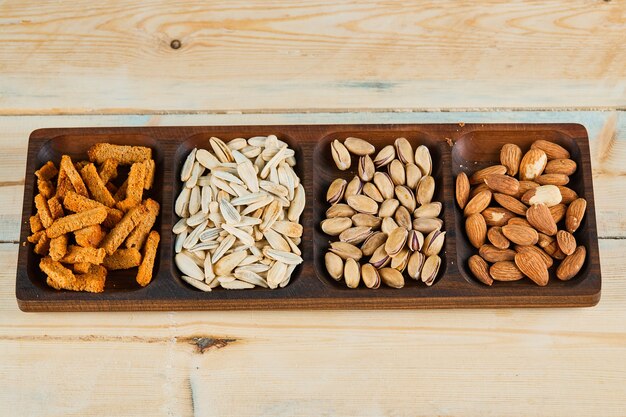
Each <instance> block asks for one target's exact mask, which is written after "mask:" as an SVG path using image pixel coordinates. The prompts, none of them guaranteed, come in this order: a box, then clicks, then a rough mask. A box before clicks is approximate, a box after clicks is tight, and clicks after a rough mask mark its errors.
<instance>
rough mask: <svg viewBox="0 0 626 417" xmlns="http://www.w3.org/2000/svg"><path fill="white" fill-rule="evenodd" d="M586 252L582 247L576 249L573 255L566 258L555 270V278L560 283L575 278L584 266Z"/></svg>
mask: <svg viewBox="0 0 626 417" xmlns="http://www.w3.org/2000/svg"><path fill="white" fill-rule="evenodd" d="M586 256H587V250H586V249H585V247H584V246H579V247H577V248H576V250H575V251H574V253H572V254H571V255H569V256H568V257H566V258H565V259H564V260H563V262H561V265H559V267H558V268H557V270H556V277H557V278H558V279H560V280H562V281H567V280H570V279H572V278H574V277H575V276H576V274H578V272H579V271H580V269H581V268H582V267H583V265H584V264H585V257H586Z"/></svg>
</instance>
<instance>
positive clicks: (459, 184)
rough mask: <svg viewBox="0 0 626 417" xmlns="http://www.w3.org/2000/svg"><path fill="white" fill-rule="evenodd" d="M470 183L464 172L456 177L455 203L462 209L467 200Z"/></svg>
mask: <svg viewBox="0 0 626 417" xmlns="http://www.w3.org/2000/svg"><path fill="white" fill-rule="evenodd" d="M469 193H470V183H469V179H468V178H467V174H466V173H465V172H461V173H460V174H459V175H457V176H456V202H457V204H458V205H459V207H460V208H461V210H462V209H464V208H465V205H466V204H467V201H468V200H469Z"/></svg>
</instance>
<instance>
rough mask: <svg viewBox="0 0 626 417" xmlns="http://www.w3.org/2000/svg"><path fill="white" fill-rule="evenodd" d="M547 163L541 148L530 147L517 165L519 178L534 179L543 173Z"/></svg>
mask: <svg viewBox="0 0 626 417" xmlns="http://www.w3.org/2000/svg"><path fill="white" fill-rule="evenodd" d="M547 163H548V157H547V156H546V153H545V152H544V151H542V150H541V149H531V150H529V151H528V152H526V155H524V157H523V158H522V161H521V162H520V166H519V177H520V179H521V180H531V181H532V180H534V179H535V178H537V177H538V176H539V175H541V174H542V173H543V170H544V169H545V167H546V164H547Z"/></svg>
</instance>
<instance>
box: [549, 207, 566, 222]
mask: <svg viewBox="0 0 626 417" xmlns="http://www.w3.org/2000/svg"><path fill="white" fill-rule="evenodd" d="M549 210H550V214H551V215H552V218H553V219H554V222H555V223H558V222H560V221H561V220H563V218H564V217H565V212H566V211H567V207H566V206H565V204H557V205H556V206H552V207H550V208H549Z"/></svg>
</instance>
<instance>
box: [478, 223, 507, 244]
mask: <svg viewBox="0 0 626 417" xmlns="http://www.w3.org/2000/svg"><path fill="white" fill-rule="evenodd" d="M487 239H489V243H491V244H492V245H493V246H495V247H496V248H498V249H508V248H509V246H511V242H509V239H507V238H506V236H504V234H503V233H502V228H501V227H498V226H494V227H490V228H489V230H488V231H487ZM481 246H482V245H481Z"/></svg>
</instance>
